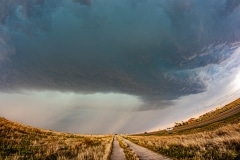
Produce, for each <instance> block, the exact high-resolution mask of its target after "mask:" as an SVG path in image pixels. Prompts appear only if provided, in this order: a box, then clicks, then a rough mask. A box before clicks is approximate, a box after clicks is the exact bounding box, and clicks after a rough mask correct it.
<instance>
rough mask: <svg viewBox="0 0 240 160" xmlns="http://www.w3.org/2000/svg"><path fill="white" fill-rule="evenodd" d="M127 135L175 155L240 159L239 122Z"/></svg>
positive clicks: (196, 159) (198, 159)
mask: <svg viewBox="0 0 240 160" xmlns="http://www.w3.org/2000/svg"><path fill="white" fill-rule="evenodd" d="M124 138H126V139H129V140H131V141H132V142H134V143H136V144H138V145H141V146H144V147H146V148H149V149H151V150H153V151H155V152H158V153H160V154H163V155H165V156H168V157H172V158H175V159H193V160H214V159H218V160H226V159H228V160H237V159H240V123H236V124H228V125H226V126H222V127H220V128H218V129H215V130H212V131H203V132H198V133H191V134H187V135H172V136H125V137H124Z"/></svg>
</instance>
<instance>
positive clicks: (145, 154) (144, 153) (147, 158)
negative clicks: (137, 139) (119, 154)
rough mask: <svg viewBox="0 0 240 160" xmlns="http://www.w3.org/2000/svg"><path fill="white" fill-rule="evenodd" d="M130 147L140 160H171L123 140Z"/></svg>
mask: <svg viewBox="0 0 240 160" xmlns="http://www.w3.org/2000/svg"><path fill="white" fill-rule="evenodd" d="M122 139H123V140H124V141H125V142H126V143H127V144H128V145H129V147H130V148H131V149H132V150H133V151H134V152H135V153H136V154H137V156H138V157H139V159H140V160H171V159H170V158H167V157H164V156H162V155H160V154H157V153H155V152H153V151H151V150H149V149H147V148H145V147H142V146H139V145H137V144H135V143H132V142H131V141H129V140H127V139H124V138H122Z"/></svg>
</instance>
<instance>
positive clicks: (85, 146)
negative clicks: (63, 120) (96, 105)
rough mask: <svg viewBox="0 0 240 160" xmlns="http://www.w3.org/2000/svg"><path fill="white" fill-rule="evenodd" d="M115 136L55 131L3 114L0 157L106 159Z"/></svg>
mask: <svg viewBox="0 0 240 160" xmlns="http://www.w3.org/2000/svg"><path fill="white" fill-rule="evenodd" d="M112 140H113V138H112V136H111V135H106V136H98V135H96V136H91V135H78V134H68V133H60V132H53V131H49V130H42V129H37V128H33V127H30V126H25V125H22V124H19V123H15V122H12V121H9V120H7V119H5V118H0V160H1V159H2V160H3V159H4V160H8V159H24V160H25V159H33V160H36V159H46V160H47V159H49V160H55V159H56V160H64V159H81V160H85V159H86V160H89V159H99V160H100V159H104V160H107V159H109V157H110V153H111V147H112Z"/></svg>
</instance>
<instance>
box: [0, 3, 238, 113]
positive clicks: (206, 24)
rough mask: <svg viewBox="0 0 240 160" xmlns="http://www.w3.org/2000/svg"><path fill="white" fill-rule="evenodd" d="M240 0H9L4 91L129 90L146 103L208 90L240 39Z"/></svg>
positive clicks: (1, 69) (3, 29) (0, 52)
mask: <svg viewBox="0 0 240 160" xmlns="http://www.w3.org/2000/svg"><path fill="white" fill-rule="evenodd" d="M239 5H240V4H239V1H237V0H211V1H208V0H201V1H200V0H150V1H149V0H121V1H119V0H111V1H109V0H92V1H90V0H89V1H71V0H21V1H17V0H1V1H0V90H1V91H3V92H16V91H18V90H22V89H25V90H53V91H61V92H69V91H71V92H76V93H82V94H90V93H123V94H128V95H133V96H137V97H139V98H140V99H141V100H142V101H143V102H145V103H146V105H143V109H144V110H147V109H156V108H161V107H163V106H168V105H169V104H171V101H170V100H175V99H177V98H179V97H182V96H187V95H191V94H197V93H202V92H205V91H207V90H208V87H209V83H210V81H214V80H216V79H217V80H219V79H221V77H218V78H216V77H215V78H214V77H213V76H214V75H216V74H222V73H225V72H226V71H229V69H230V70H231V69H232V68H233V67H236V66H237V65H238V64H235V66H232V68H228V69H226V68H225V69H221V70H219V69H216V68H218V67H221V66H222V64H223V63H225V62H226V61H227V60H228V59H230V57H231V56H232V55H233V53H234V51H235V50H236V49H237V48H238V47H239V46H240V44H239V40H240V20H239V17H240V7H239Z"/></svg>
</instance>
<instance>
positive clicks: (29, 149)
mask: <svg viewBox="0 0 240 160" xmlns="http://www.w3.org/2000/svg"><path fill="white" fill-rule="evenodd" d="M239 105H240V99H237V100H236V101H234V102H232V103H230V104H228V105H226V106H224V107H223V108H217V109H216V110H215V111H211V112H209V113H206V114H204V115H202V116H200V117H199V118H197V119H195V121H194V122H191V123H187V122H183V123H182V124H181V125H180V126H175V127H174V128H173V130H171V131H166V130H162V131H157V132H150V133H147V134H137V135H81V134H70V133H62V132H54V131H50V130H43V129H38V128H33V127H30V126H26V125H23V124H20V123H16V122H12V121H10V120H7V119H5V118H0V160H12V159H14V160H24V159H33V160H35V159H39V160H45V159H46V160H47V159H48V160H65V159H72V160H75V159H76V160H95V159H96V160H110V159H111V160H124V159H126V160H150V159H151V160H170V159H196V160H197V159H203V160H209V159H220V160H221V159H222V160H225V159H229V160H238V159H240V129H239V128H240V110H239V108H240V106H239Z"/></svg>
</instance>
